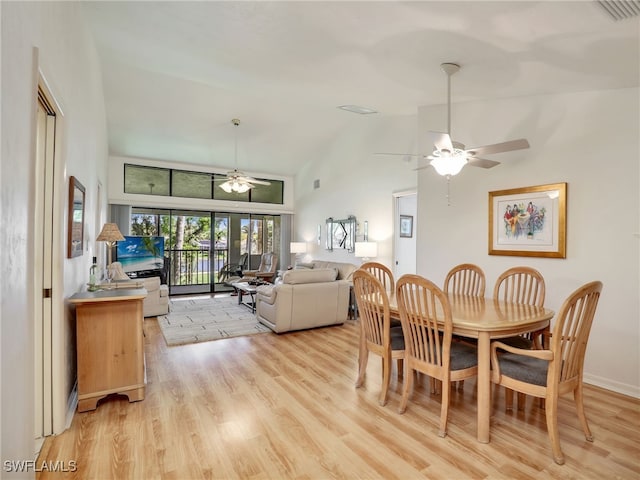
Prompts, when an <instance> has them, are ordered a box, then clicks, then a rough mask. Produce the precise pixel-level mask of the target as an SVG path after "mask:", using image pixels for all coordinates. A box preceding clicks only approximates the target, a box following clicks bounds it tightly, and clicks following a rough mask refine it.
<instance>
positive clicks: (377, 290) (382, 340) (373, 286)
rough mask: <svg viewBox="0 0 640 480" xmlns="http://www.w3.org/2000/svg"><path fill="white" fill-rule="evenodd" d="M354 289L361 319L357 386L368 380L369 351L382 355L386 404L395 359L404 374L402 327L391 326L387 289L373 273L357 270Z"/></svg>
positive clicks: (354, 276)
mask: <svg viewBox="0 0 640 480" xmlns="http://www.w3.org/2000/svg"><path fill="white" fill-rule="evenodd" d="M353 289H354V292H355V296H356V302H357V303H358V311H359V318H360V352H359V358H358V379H357V380H356V388H358V387H361V386H362V385H363V383H364V378H365V374H366V370H367V362H368V360H369V353H374V354H376V355H379V356H380V357H382V389H381V391H380V398H379V403H380V405H386V403H387V398H388V391H389V383H390V381H391V369H392V365H393V360H397V369H398V378H400V377H401V376H403V375H402V374H403V359H404V336H403V334H402V327H393V328H392V327H391V316H390V315H389V297H388V296H387V290H386V288H385V287H384V285H383V284H382V283H381V282H380V280H378V279H377V278H376V277H375V276H374V275H373V274H371V273H369V272H368V271H366V270H363V269H358V270H356V271H355V272H354V273H353Z"/></svg>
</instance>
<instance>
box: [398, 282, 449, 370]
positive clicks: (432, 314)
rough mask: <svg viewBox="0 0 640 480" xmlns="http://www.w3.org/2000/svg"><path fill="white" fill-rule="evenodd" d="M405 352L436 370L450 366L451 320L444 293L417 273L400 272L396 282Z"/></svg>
mask: <svg viewBox="0 0 640 480" xmlns="http://www.w3.org/2000/svg"><path fill="white" fill-rule="evenodd" d="M396 300H397V302H398V312H399V313H400V321H401V322H402V329H403V331H404V338H405V355H406V356H407V357H411V358H412V359H415V360H417V361H418V362H421V363H425V364H428V365H429V367H430V368H432V369H435V370H437V371H440V370H448V369H449V359H450V347H451V337H452V330H453V320H452V317H451V306H450V305H449V299H448V297H447V295H446V294H445V293H444V292H443V291H442V290H441V289H440V287H438V286H437V285H436V284H435V283H433V282H432V281H431V280H427V279H426V278H424V277H421V276H420V275H411V274H409V275H403V276H402V277H400V278H399V279H398V283H397V286H396Z"/></svg>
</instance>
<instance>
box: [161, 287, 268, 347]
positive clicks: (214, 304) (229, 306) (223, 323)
mask: <svg viewBox="0 0 640 480" xmlns="http://www.w3.org/2000/svg"><path fill="white" fill-rule="evenodd" d="M158 324H159V325H160V330H162V334H163V335H164V339H165V341H166V342H167V345H169V346H172V345H185V344H188V343H198V342H209V341H211V340H219V339H221V338H230V337H241V336H244V335H254V334H256V333H266V332H270V331H271V330H270V329H269V328H267V327H265V326H264V325H262V324H261V323H258V320H257V319H256V315H255V313H252V312H251V309H250V308H248V307H247V306H245V305H238V297H213V298H198V299H188V300H186V299H185V300H181V299H177V300H171V304H170V307H169V313H168V314H167V315H162V316H159V317H158Z"/></svg>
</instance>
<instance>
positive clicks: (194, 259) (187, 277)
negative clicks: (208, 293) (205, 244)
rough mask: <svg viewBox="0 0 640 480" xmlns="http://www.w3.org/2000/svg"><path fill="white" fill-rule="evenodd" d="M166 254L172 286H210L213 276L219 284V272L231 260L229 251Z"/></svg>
mask: <svg viewBox="0 0 640 480" xmlns="http://www.w3.org/2000/svg"><path fill="white" fill-rule="evenodd" d="M165 254H168V256H169V272H168V275H167V280H168V282H169V284H170V285H172V286H185V285H209V284H210V283H211V281H210V280H211V275H213V276H214V277H213V280H214V283H217V280H218V272H219V271H220V269H221V268H222V267H223V266H224V265H225V264H226V263H227V259H228V258H229V252H228V251H227V250H214V251H213V252H211V251H210V250H201V249H198V250H186V249H181V250H178V249H172V250H167V251H166V252H165ZM212 267H213V271H212Z"/></svg>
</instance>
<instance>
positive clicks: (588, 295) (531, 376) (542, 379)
mask: <svg viewBox="0 0 640 480" xmlns="http://www.w3.org/2000/svg"><path fill="white" fill-rule="evenodd" d="M601 291H602V282H597V281H596V282H591V283H587V284H585V285H583V286H582V287H580V288H578V289H577V290H576V291H574V292H573V293H572V294H571V295H569V297H568V298H567V299H566V300H565V301H564V303H563V304H562V306H561V307H560V310H559V312H558V315H557V316H556V322H555V326H554V328H553V332H552V334H551V339H550V342H551V344H550V347H549V349H547V350H529V349H519V348H514V347H512V346H510V345H507V344H505V343H503V342H499V341H498V342H492V343H491V370H492V378H491V381H492V382H494V383H495V384H497V385H503V386H505V387H507V388H509V389H510V390H516V391H518V392H522V393H525V394H527V395H533V396H536V397H539V398H544V399H545V405H546V409H545V415H546V419H547V430H548V432H549V438H550V440H551V448H552V451H553V459H554V460H555V462H556V463H557V464H559V465H562V464H563V463H564V455H563V453H562V450H561V448H560V436H559V433H558V397H559V396H560V395H561V394H565V393H567V392H573V397H574V400H575V402H576V410H577V412H578V418H579V419H580V423H581V424H582V430H583V431H584V435H585V438H586V439H587V441H589V442H592V441H593V437H592V435H591V431H590V430H589V425H588V423H587V417H586V416H585V413H584V401H583V394H582V372H583V365H584V355H585V352H586V349H587V341H588V339H589V332H590V330H591V324H592V322H593V317H594V315H595V312H596V307H597V305H598V300H599V299H600V293H601ZM498 350H502V351H503V353H500V354H498Z"/></svg>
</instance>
